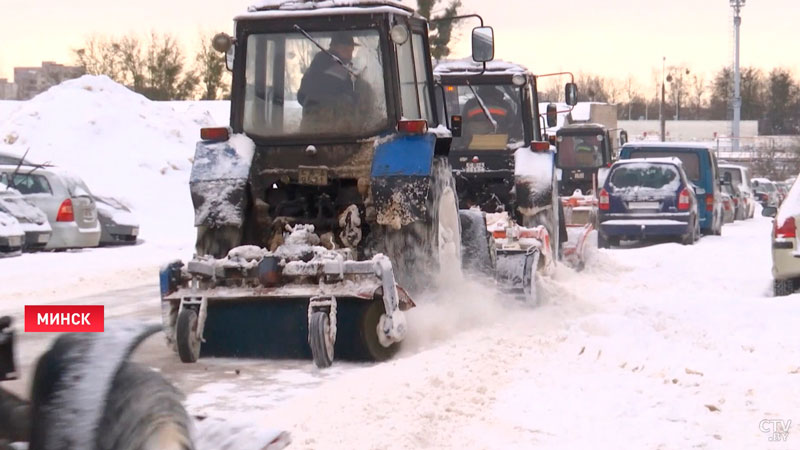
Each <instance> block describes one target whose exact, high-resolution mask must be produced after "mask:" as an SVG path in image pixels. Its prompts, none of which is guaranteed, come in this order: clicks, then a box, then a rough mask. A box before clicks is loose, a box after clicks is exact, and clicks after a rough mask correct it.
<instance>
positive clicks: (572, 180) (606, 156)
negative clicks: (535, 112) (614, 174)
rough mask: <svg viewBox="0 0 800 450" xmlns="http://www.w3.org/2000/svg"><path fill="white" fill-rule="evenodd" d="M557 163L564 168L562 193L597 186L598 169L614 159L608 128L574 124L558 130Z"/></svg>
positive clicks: (586, 191)
mask: <svg viewBox="0 0 800 450" xmlns="http://www.w3.org/2000/svg"><path fill="white" fill-rule="evenodd" d="M556 145H557V147H558V153H557V156H556V166H557V167H558V168H559V169H561V192H560V195H564V196H569V195H572V193H573V192H574V191H575V190H576V189H580V190H581V192H583V193H584V194H588V193H589V192H590V191H592V190H593V186H594V184H593V183H595V180H594V178H595V177H596V175H597V170H598V169H599V168H601V167H608V166H609V165H611V163H612V162H613V161H614V152H613V149H612V142H611V138H610V136H609V132H608V129H607V128H606V127H605V126H603V125H601V124H593V123H588V124H571V125H566V126H563V127H561V128H560V129H559V130H558V131H557V133H556Z"/></svg>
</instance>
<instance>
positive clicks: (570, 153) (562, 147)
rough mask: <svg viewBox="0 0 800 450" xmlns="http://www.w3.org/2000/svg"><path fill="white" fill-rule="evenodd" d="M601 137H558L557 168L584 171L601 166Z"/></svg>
mask: <svg viewBox="0 0 800 450" xmlns="http://www.w3.org/2000/svg"><path fill="white" fill-rule="evenodd" d="M603 139H604V138H603V135H602V134H579V135H561V136H559V137H558V167H560V168H564V169H584V168H596V167H602V166H603Z"/></svg>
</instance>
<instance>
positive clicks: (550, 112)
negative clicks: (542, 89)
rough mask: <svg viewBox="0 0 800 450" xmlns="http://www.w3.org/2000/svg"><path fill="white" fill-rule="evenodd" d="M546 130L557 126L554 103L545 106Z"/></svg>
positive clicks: (556, 109) (556, 113)
mask: <svg viewBox="0 0 800 450" xmlns="http://www.w3.org/2000/svg"><path fill="white" fill-rule="evenodd" d="M546 116H547V128H551V127H554V126H556V125H558V107H557V106H556V104H555V103H550V104H548V105H547V114H546Z"/></svg>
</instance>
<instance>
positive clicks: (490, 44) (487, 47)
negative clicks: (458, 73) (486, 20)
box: [472, 27, 494, 63]
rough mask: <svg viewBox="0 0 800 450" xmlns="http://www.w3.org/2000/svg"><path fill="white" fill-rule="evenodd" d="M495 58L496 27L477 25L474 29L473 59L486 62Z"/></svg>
mask: <svg viewBox="0 0 800 450" xmlns="http://www.w3.org/2000/svg"><path fill="white" fill-rule="evenodd" d="M493 59H494V29H492V27H475V28H473V29H472V60H473V61H475V62H480V63H485V62H489V61H491V60H493Z"/></svg>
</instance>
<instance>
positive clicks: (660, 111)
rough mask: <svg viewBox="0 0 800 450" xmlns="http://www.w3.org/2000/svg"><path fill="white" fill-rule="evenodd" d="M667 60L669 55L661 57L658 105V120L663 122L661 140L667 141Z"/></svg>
mask: <svg viewBox="0 0 800 450" xmlns="http://www.w3.org/2000/svg"><path fill="white" fill-rule="evenodd" d="M666 62H667V57H666V56H662V57H661V103H660V104H659V105H658V120H659V122H661V142H664V141H666V140H667V139H666V130H667V124H666V123H665V121H664V94H665V88H664V65H665V64H666Z"/></svg>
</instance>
